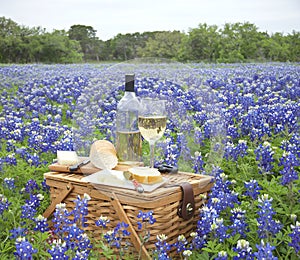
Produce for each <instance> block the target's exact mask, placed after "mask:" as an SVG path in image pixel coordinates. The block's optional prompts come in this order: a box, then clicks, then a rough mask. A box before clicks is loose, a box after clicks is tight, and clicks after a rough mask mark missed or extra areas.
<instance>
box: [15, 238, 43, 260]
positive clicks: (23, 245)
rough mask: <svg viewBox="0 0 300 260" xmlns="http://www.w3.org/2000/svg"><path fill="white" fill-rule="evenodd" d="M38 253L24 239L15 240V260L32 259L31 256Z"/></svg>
mask: <svg viewBox="0 0 300 260" xmlns="http://www.w3.org/2000/svg"><path fill="white" fill-rule="evenodd" d="M37 252H38V250H37V249H34V248H33V247H32V245H31V244H30V242H28V241H27V240H26V239H25V238H24V237H23V238H19V239H17V240H16V252H14V255H15V257H16V259H19V260H28V259H32V258H33V255H34V254H36V253H37Z"/></svg>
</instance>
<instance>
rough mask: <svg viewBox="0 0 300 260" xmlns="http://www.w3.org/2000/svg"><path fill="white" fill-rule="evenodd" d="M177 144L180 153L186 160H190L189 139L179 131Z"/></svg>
mask: <svg viewBox="0 0 300 260" xmlns="http://www.w3.org/2000/svg"><path fill="white" fill-rule="evenodd" d="M177 146H178V148H179V150H180V155H181V156H183V158H184V159H185V160H190V159H191V156H190V154H191V151H190V148H189V147H188V141H187V138H186V136H185V135H184V134H182V133H179V134H178V135H177Z"/></svg>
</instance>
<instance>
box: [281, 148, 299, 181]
mask: <svg viewBox="0 0 300 260" xmlns="http://www.w3.org/2000/svg"><path fill="white" fill-rule="evenodd" d="M278 165H279V166H283V169H282V170H280V171H279V172H280V174H281V175H282V177H281V184H282V185H287V184H289V183H291V182H293V181H295V180H298V179H299V176H298V175H299V174H298V172H297V171H296V170H295V167H297V166H300V161H299V160H298V159H297V157H296V156H295V155H294V154H293V153H292V152H284V153H283V155H282V157H281V158H280V162H279V164H278Z"/></svg>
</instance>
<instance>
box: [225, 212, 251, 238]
mask: <svg viewBox="0 0 300 260" xmlns="http://www.w3.org/2000/svg"><path fill="white" fill-rule="evenodd" d="M230 212H231V214H232V215H231V216H230V220H231V222H232V224H231V225H230V227H229V228H230V229H231V230H232V234H231V235H232V236H234V235H235V234H240V235H241V237H242V238H245V237H246V232H248V224H247V223H246V216H245V213H246V211H245V210H242V209H241V208H234V209H232V210H231V211H230Z"/></svg>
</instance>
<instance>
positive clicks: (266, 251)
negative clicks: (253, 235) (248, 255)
mask: <svg viewBox="0 0 300 260" xmlns="http://www.w3.org/2000/svg"><path fill="white" fill-rule="evenodd" d="M256 248H257V249H258V251H257V252H255V253H254V256H255V257H256V258H257V259H268V260H277V259H278V258H277V257H275V256H273V254H272V251H273V250H274V249H275V246H271V245H270V244H269V243H267V244H265V242H264V241H263V240H261V243H260V245H256Z"/></svg>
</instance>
